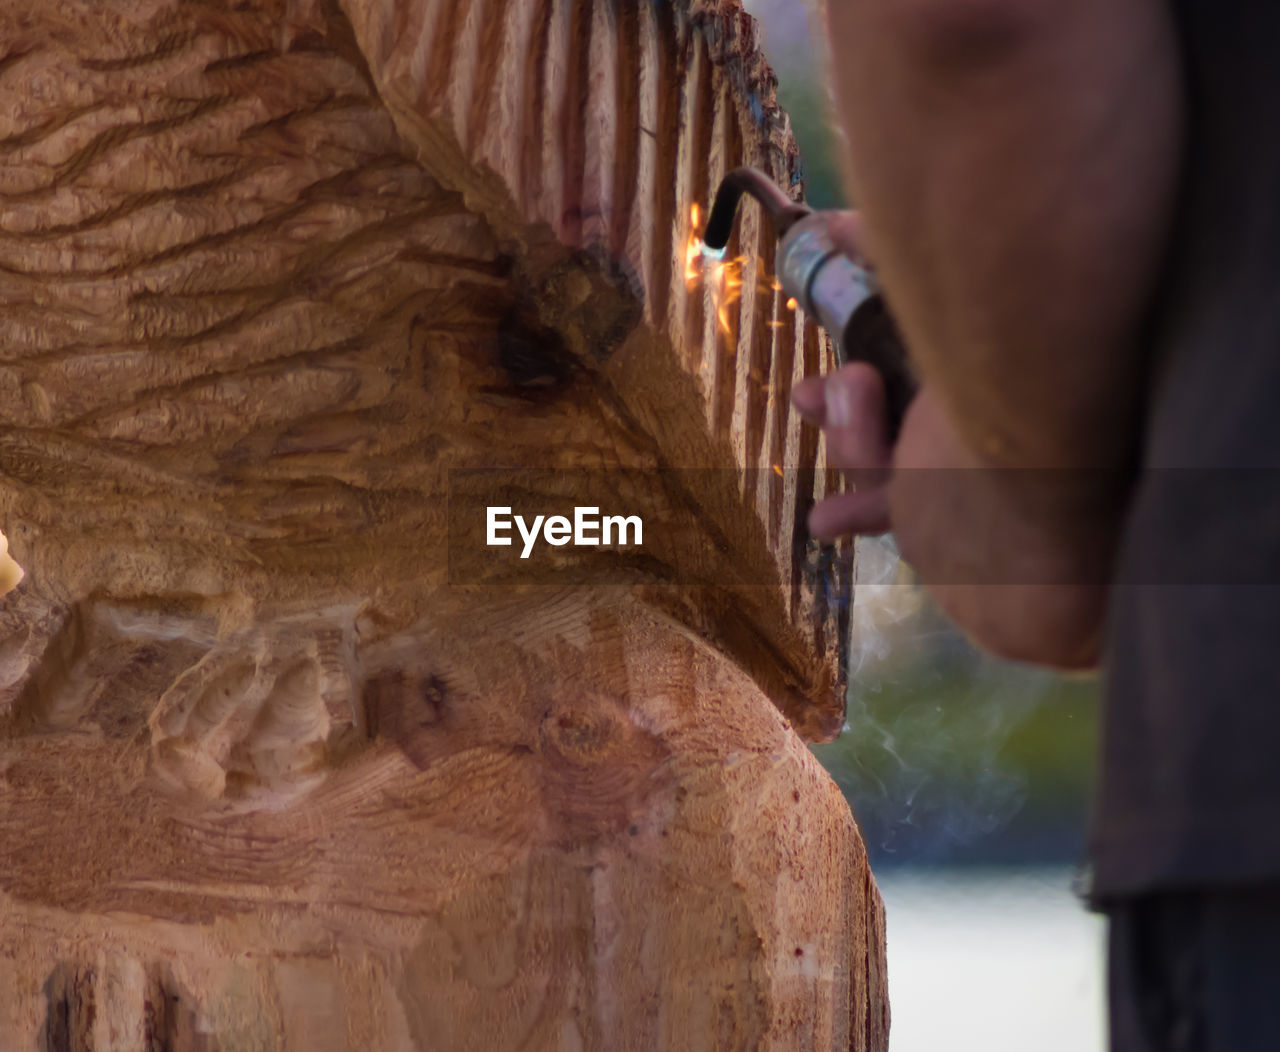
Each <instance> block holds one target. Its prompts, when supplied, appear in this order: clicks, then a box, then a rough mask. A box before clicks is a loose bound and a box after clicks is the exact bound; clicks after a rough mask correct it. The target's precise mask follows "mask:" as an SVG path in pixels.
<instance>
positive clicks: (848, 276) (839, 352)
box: [702, 168, 917, 439]
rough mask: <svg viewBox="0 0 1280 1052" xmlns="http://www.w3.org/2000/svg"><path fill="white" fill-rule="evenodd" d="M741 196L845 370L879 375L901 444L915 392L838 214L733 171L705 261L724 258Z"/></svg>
mask: <svg viewBox="0 0 1280 1052" xmlns="http://www.w3.org/2000/svg"><path fill="white" fill-rule="evenodd" d="M743 194H749V195H750V196H752V197H753V198H755V199H756V201H758V202H759V203H760V206H761V208H763V210H764V212H765V214H766V215H767V216H768V217H769V219H770V220H771V222H772V223H773V227H774V230H775V232H776V233H777V235H778V254H777V264H776V269H777V273H778V280H779V281H780V282H781V284H782V288H783V291H784V292H785V293H786V294H787V295H788V296H791V297H794V299H795V301H796V303H797V304H799V306H800V307H802V308H803V309H804V312H805V313H806V314H808V315H809V316H810V317H813V318H815V319H816V320H817V321H818V323H819V324H820V325H822V327H823V328H824V329H826V330H827V332H828V333H830V335H831V338H832V341H833V342H834V343H835V348H836V358H837V360H838V361H839V362H840V364H841V365H843V364H844V363H845V362H853V361H860V362H867V363H868V364H869V365H872V366H874V367H875V369H876V370H877V371H878V372H879V373H880V376H881V378H882V379H883V380H884V387H885V397H886V401H887V407H888V416H889V433H890V438H891V439H894V438H897V435H898V429H899V428H900V427H901V426H902V417H903V414H904V413H905V412H906V410H907V406H908V405H909V404H910V402H911V399H912V398H913V397H914V396H915V393H916V387H917V384H916V380H915V377H914V376H913V375H912V372H911V367H910V364H909V363H908V360H907V355H906V351H905V350H904V348H903V346H902V340H901V338H900V337H899V336H898V331H897V328H896V326H895V325H894V323H893V319H892V318H891V317H890V315H889V312H888V310H887V309H886V308H885V304H884V299H883V297H882V296H881V295H880V289H879V285H878V284H877V283H876V279H875V275H874V274H873V273H872V272H871V270H870V269H869V268H868V267H867V266H865V265H864V264H862V263H860V262H859V261H857V260H854V259H851V258H849V256H847V255H845V253H844V252H843V250H841V249H840V248H838V247H836V245H835V243H834V242H833V241H832V239H831V236H830V232H829V229H830V224H831V219H832V216H833V213H831V212H826V211H814V210H813V209H811V208H809V207H808V206H807V205H804V204H800V203H798V202H796V201H792V200H791V199H790V198H789V197H787V195H786V194H784V193H783V192H782V191H781V190H779V189H778V187H777V186H775V185H774V184H773V181H772V180H771V179H770V178H769V176H768V175H766V174H765V173H764V172H762V171H761V170H760V169H758V168H735V169H734V170H733V171H732V172H730V173H729V174H728V175H726V176H725V177H724V181H723V182H721V184H720V188H719V190H717V191H716V199H715V203H714V204H713V205H712V207H711V215H710V216H709V217H708V219H707V229H706V232H705V234H704V235H703V238H702V244H703V249H702V250H703V252H704V253H706V254H708V255H710V256H712V257H713V258H717V259H718V258H720V257H722V256H723V255H724V252H725V249H726V248H727V247H728V244H729V238H730V237H731V236H732V234H733V223H734V219H735V217H736V215H737V212H738V202H739V201H740V200H741V199H742V195H743Z"/></svg>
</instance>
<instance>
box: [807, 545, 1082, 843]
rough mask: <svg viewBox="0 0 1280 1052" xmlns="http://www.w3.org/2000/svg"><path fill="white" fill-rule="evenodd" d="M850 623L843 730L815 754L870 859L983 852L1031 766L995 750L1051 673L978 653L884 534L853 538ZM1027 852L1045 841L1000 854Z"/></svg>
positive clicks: (1051, 681)
mask: <svg viewBox="0 0 1280 1052" xmlns="http://www.w3.org/2000/svg"><path fill="white" fill-rule="evenodd" d="M850 621H851V632H850V635H851V640H850V649H849V654H850V658H849V680H850V683H849V695H848V717H847V723H846V726H845V733H844V734H843V735H842V736H841V738H840V739H839V740H838V741H836V742H835V743H833V744H832V745H829V746H822V747H819V748H818V749H816V750H815V752H816V753H817V754H818V756H819V759H821V760H822V762H823V763H824V764H825V765H826V766H827V767H828V769H829V770H830V771H831V773H832V775H833V776H834V777H835V778H836V780H837V782H838V783H839V784H840V785H841V787H842V788H843V789H844V790H845V792H846V794H847V795H848V796H849V799H850V802H851V804H852V806H853V809H854V812H855V814H856V815H857V816H858V819H859V822H860V824H861V825H862V828H863V833H864V836H865V838H866V840H867V845H868V850H869V851H870V852H871V853H872V857H873V862H876V863H879V864H886V863H899V862H901V863H917V864H919V863H925V864H927V863H939V862H946V861H956V860H960V859H964V858H974V857H982V856H989V855H990V854H991V853H992V851H993V850H996V845H995V842H994V839H993V838H997V837H998V836H999V834H1001V832H1002V831H1005V830H1006V829H1007V828H1008V827H1009V825H1010V823H1011V822H1012V821H1013V819H1014V818H1015V817H1016V816H1017V815H1018V814H1019V812H1020V811H1021V810H1022V808H1023V806H1024V804H1025V803H1026V801H1027V798H1028V774H1029V772H1028V770H1026V769H1025V768H1024V767H1022V766H1020V765H1019V764H1018V763H1017V762H1011V761H1010V760H1008V759H1007V758H1006V757H1004V756H1003V755H1002V748H1003V747H1004V746H1005V744H1006V743H1007V742H1008V740H1009V737H1010V735H1011V734H1012V733H1013V732H1014V731H1015V730H1016V729H1017V728H1018V727H1019V726H1020V725H1022V724H1023V723H1024V721H1026V720H1027V719H1028V717H1029V716H1031V715H1032V714H1033V713H1034V712H1035V711H1036V709H1037V708H1038V707H1039V706H1040V705H1041V704H1042V703H1043V702H1044V701H1045V700H1046V698H1048V697H1049V696H1050V695H1051V694H1052V693H1053V691H1054V688H1055V686H1056V685H1057V680H1056V678H1055V677H1054V676H1052V675H1051V674H1049V673H1045V672H1041V671H1039V670H1035V669H1030V668H1027V667H1023V666H1015V665H1009V664H1005V663H1000V662H996V661H993V660H991V659H988V658H985V657H983V656H981V655H979V654H978V653H977V652H976V651H975V650H974V649H973V648H972V647H970V646H969V645H968V644H967V643H966V642H965V641H964V640H963V639H962V638H961V637H960V636H959V635H958V634H957V633H956V632H955V630H954V629H953V628H951V627H950V626H949V625H948V624H947V622H946V620H945V618H944V617H943V616H942V615H941V614H940V613H939V612H938V611H937V610H936V609H935V608H934V607H933V606H932V604H931V603H930V602H929V601H928V598H927V596H926V595H925V593H924V591H923V589H922V588H920V587H919V586H918V585H917V584H915V583H914V582H913V580H912V576H911V573H910V570H909V569H908V568H907V567H906V566H905V564H903V563H902V562H901V561H900V559H899V558H898V552H897V548H896V546H895V545H894V543H893V540H892V538H891V537H882V538H861V539H859V542H858V549H857V576H856V590H855V594H854V601H853V608H852V611H851V615H850ZM1033 848H1035V849H1037V850H1038V849H1041V848H1043V845H1042V844H1041V845H1022V847H1021V848H1020V847H1019V845H1017V844H1004V845H1001V846H1000V847H999V850H998V851H996V853H997V854H1000V853H1004V854H1009V853H1012V854H1014V855H1016V854H1017V853H1018V852H1019V850H1023V849H1025V850H1032V849H1033ZM1066 850H1067V851H1068V852H1069V851H1070V849H1069V848H1067V849H1066Z"/></svg>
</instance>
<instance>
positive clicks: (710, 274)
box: [684, 204, 795, 337]
mask: <svg viewBox="0 0 1280 1052" xmlns="http://www.w3.org/2000/svg"><path fill="white" fill-rule="evenodd" d="M701 217H702V213H701V211H700V209H699V208H698V206H697V205H696V204H693V205H691V206H690V207H689V237H688V240H687V242H686V244H685V251H684V281H685V287H686V288H688V289H689V291H690V292H692V291H693V290H694V288H695V287H696V286H697V285H698V283H699V282H702V281H705V288H706V290H707V291H708V292H710V294H711V303H712V305H713V309H714V311H715V319H716V327H717V328H718V329H719V331H720V332H722V333H723V334H724V335H725V336H726V337H732V336H733V331H734V320H733V318H732V317H731V316H730V308H732V306H733V304H734V303H736V302H737V301H738V300H739V299H741V298H742V290H743V288H744V286H745V285H746V284H747V280H746V277H745V275H747V274H748V273H750V274H751V276H752V278H753V281H752V284H753V285H754V286H755V287H756V288H758V289H759V290H760V291H761V292H764V293H767V294H769V295H776V294H777V293H778V292H781V291H782V283H781V282H780V281H779V280H778V279H777V278H776V277H774V276H773V275H771V274H769V273H767V271H766V268H765V265H764V260H763V259H761V258H759V257H758V256H749V255H739V256H736V257H734V258H733V259H730V260H724V259H721V258H719V253H714V252H711V251H709V250H708V249H707V247H706V245H705V243H704V242H703V240H702V238H701V237H700V236H699V224H700V220H701ZM787 306H788V307H789V308H790V309H792V310H794V309H795V300H794V299H793V300H789V301H788V302H787ZM767 324H768V325H769V326H770V327H771V328H777V327H779V326H780V325H781V324H782V323H781V322H777V321H771V322H768V323H767Z"/></svg>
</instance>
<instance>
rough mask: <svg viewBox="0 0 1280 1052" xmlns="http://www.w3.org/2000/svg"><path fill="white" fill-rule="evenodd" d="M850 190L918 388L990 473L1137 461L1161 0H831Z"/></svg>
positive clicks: (1156, 184)
mask: <svg viewBox="0 0 1280 1052" xmlns="http://www.w3.org/2000/svg"><path fill="white" fill-rule="evenodd" d="M828 17H829V20H830V29H831V39H832V49H833V55H834V56H835V59H836V61H835V62H834V63H833V73H834V76H835V79H836V87H837V98H838V102H839V109H840V117H841V121H842V124H843V126H844V128H845V132H846V134H847V136H848V139H849V147H850V154H851V168H852V172H851V174H852V177H853V183H854V185H853V189H854V192H855V195H856V198H857V203H858V204H859V206H860V207H861V208H862V209H863V215H864V219H865V222H866V239H867V247H868V251H869V255H870V256H871V258H872V259H873V260H874V261H875V263H876V265H877V267H878V268H879V271H880V274H881V277H882V280H883V283H884V285H885V288H886V290H887V293H888V296H889V298H890V301H891V305H892V307H893V309H894V311H895V313H896V314H897V316H898V319H899V321H900V324H901V326H902V328H903V330H904V333H905V335H906V338H907V342H908V344H909V346H910V347H911V350H912V353H913V355H914V356H915V358H916V360H917V362H918V364H919V367H920V370H921V372H922V374H923V377H924V379H925V381H926V382H927V383H928V384H930V385H931V386H932V387H933V388H935V389H936V391H937V393H938V396H939V399H940V401H941V402H942V404H943V405H944V406H945V407H946V409H947V411H948V413H949V414H950V415H951V417H952V418H953V420H954V423H955V427H956V430H957V432H958V433H959V435H960V436H961V439H962V440H963V441H964V442H965V444H966V445H968V446H969V447H970V448H971V449H972V451H973V452H974V453H975V454H976V455H977V456H978V457H979V458H980V460H981V461H982V462H984V463H987V464H992V465H1011V466H1020V467H1039V466H1060V467H1079V466H1086V467H1109V466H1114V465H1116V464H1119V463H1121V462H1123V461H1124V459H1125V458H1126V457H1127V455H1128V454H1129V452H1130V442H1131V440H1132V427H1133V419H1134V412H1133V410H1134V403H1135V397H1136V386H1137V381H1138V369H1139V367H1140V360H1139V353H1138V347H1137V341H1136V327H1137V325H1138V322H1139V320H1140V317H1141V312H1142V310H1143V307H1144V306H1145V303H1146V299H1147V294H1148V292H1149V290H1150V287H1151V284H1152V281H1153V277H1154V274H1155V270H1156V266H1157V261H1158V259H1159V255H1160V250H1161V248H1162V246H1163V244H1164V240H1165V235H1166V231H1167V229H1168V226H1169V222H1170V213H1171V209H1172V203H1173V195H1174V182H1175V177H1176V172H1177V169H1178V163H1177V162H1178V157H1177V154H1178V149H1179V145H1180V144H1179V129H1180V98H1179V92H1178V75H1177V55H1176V49H1175V44H1174V40H1173V36H1172V30H1171V28H1170V26H1169V24H1168V16H1167V14H1166V12H1165V10H1164V6H1163V4H1162V3H1160V2H1158V0H1079V2H1074V3H1060V2H1054V0H830V10H829V14H828Z"/></svg>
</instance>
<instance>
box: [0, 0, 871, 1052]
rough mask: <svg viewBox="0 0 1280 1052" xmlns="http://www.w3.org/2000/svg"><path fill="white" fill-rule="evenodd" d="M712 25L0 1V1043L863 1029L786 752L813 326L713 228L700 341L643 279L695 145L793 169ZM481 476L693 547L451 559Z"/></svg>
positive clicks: (853, 953)
mask: <svg viewBox="0 0 1280 1052" xmlns="http://www.w3.org/2000/svg"><path fill="white" fill-rule="evenodd" d="M754 34H755V30H754V24H753V23H752V22H751V21H750V20H749V19H748V18H747V17H746V16H745V15H744V14H743V13H742V12H741V11H740V10H739V9H738V8H737V7H736V6H734V5H733V4H730V3H728V2H725V3H703V2H687V3H684V2H682V3H675V4H665V3H664V4H651V3H647V2H645V0H635V2H626V0H528V2H523V0H522V2H516V0H475V2H471V3H467V2H463V0H408V2H396V3H391V2H387V0H381V2H378V3H372V2H370V3H365V2H361V0H343V2H342V3H335V2H328V0H287V2H286V0H280V2H277V3H273V2H269V0H252V2H238V3H221V2H217V0H191V2H182V3H177V2H170V0H143V2H133V0H130V2H125V0H117V2H114V3H113V2H95V3H89V2H87V0H52V2H50V3H48V4H42V5H40V6H39V7H38V8H34V9H33V8H31V7H30V5H26V4H19V3H17V2H16V0H14V2H0V337H2V338H0V419H3V421H4V426H3V428H0V528H2V529H3V530H4V533H5V535H6V536H7V538H8V540H9V546H10V551H11V552H12V554H13V556H14V557H15V558H16V560H17V562H18V563H19V564H20V565H21V566H22V567H23V568H24V570H25V571H26V577H25V579H24V580H23V582H22V584H21V585H20V586H19V587H18V588H17V589H16V590H15V591H13V592H12V593H10V594H9V595H8V596H6V597H5V598H4V599H3V600H0V837H2V839H3V843H4V844H5V846H6V851H5V859H4V862H3V863H0V991H2V992H0V1048H3V1049H6V1050H7V1049H8V1048H15V1049H28V1048H77V1049H78V1048H93V1049H115V1048H120V1049H131V1048H137V1047H148V1048H174V1049H224V1048H225V1049H231V1048H255V1049H256V1048H264V1049H265V1048H306V1049H317V1050H324V1049H339V1048H342V1049H347V1048H351V1049H355V1048H379V1049H382V1048H385V1049H395V1048H423V1049H425V1048H445V1049H455V1048H456V1049H472V1048H475V1049H486V1050H488V1049H503V1048H512V1049H515V1048H531V1049H541V1048H558V1049H576V1048H690V1049H703V1048H713V1047H723V1048H743V1049H747V1048H763V1047H771V1048H853V1049H859V1050H861V1049H868V1050H871V1049H882V1048H883V1047H884V1042H885V1039H886V1038H885V1028H886V1025H887V1024H886V1019H887V1017H886V1011H887V1009H886V1007H885V1000H884V996H885V995H884V976H883V927H882V924H883V922H882V915H881V912H880V905H879V898H878V894H877V893H876V890H875V886H874V881H873V880H872V879H871V877H870V874H869V873H868V871H867V867H866V856H865V852H864V850H863V848H862V844H861V842H860V840H859V838H858V834H857V830H856V827H855V825H854V823H853V820H852V817H851V815H850V814H849V811H848V807H847V805H846V804H845V802H844V800H843V798H842V797H841V796H840V794H839V792H838V790H837V789H836V788H835V786H834V785H833V784H832V783H831V782H830V780H829V778H827V776H826V775H825V774H824V773H823V772H822V771H821V769H820V768H819V767H818V766H817V764H816V763H815V761H814V760H813V758H812V756H811V755H810V753H809V752H808V750H807V748H805V746H804V744H803V742H802V736H803V737H806V738H810V739H813V738H823V737H829V736H831V735H832V734H834V733H835V732H836V731H838V729H839V727H840V724H841V723H842V721H843V701H842V682H841V677H840V674H839V669H840V666H841V661H840V656H841V651H842V634H843V633H844V632H845V631H847V623H848V621H847V601H848V599H847V596H848V590H849V589H848V575H849V570H850V568H849V564H848V559H847V557H845V556H843V555H840V556H837V557H835V558H834V559H833V558H831V557H829V556H826V557H820V555H819V553H818V552H817V550H816V549H815V548H814V547H813V546H811V545H809V544H808V543H807V542H806V540H805V537H804V533H803V528H802V523H803V513H804V509H805V508H806V506H807V505H808V503H809V502H810V501H811V500H812V498H813V496H814V495H815V494H820V493H821V492H824V491H825V490H826V489H828V488H829V487H831V486H832V485H835V484H836V480H835V479H834V477H833V476H832V475H831V474H830V473H829V472H828V471H827V470H826V468H825V466H824V463H823V460H822V455H821V451H820V449H819V448H818V446H817V438H816V435H815V434H814V433H813V432H812V431H811V430H808V429H805V428H802V427H801V425H799V424H798V423H797V422H796V420H795V418H794V417H793V416H792V415H791V414H789V413H788V412H787V411H786V404H787V399H788V395H789V391H790V387H791V385H792V384H793V383H794V382H795V380H796V379H798V378H799V377H801V376H803V375H806V374H808V373H811V372H813V371H815V370H816V369H818V368H819V366H820V365H821V364H822V363H823V362H829V360H830V359H829V356H830V350H829V347H827V346H826V345H825V344H824V343H823V342H821V341H820V339H819V337H818V335H817V334H816V333H815V332H814V330H813V329H812V327H805V326H804V325H803V324H802V323H801V322H800V321H799V320H798V319H796V318H795V317H794V316H793V315H792V314H791V313H790V312H788V311H786V310H785V308H784V307H783V305H782V304H780V303H779V302H777V296H776V294H775V293H774V292H773V291H772V290H771V289H768V287H767V284H759V285H757V283H756V280H755V279H756V277H757V276H758V272H759V273H760V274H762V273H763V269H759V271H758V268H767V267H768V265H769V263H770V261H771V259H772V247H771V244H770V237H769V235H768V232H767V231H766V230H764V229H763V227H762V225H761V224H760V223H759V222H758V221H756V219H755V217H753V216H752V215H750V214H748V215H745V216H744V221H743V225H742V227H741V229H740V231H739V234H738V235H737V241H738V245H737V249H738V250H739V251H741V252H742V253H743V254H744V256H745V257H746V259H747V262H746V265H745V268H744V272H745V276H746V278H747V283H748V284H749V285H750V286H751V290H750V292H749V293H744V296H743V299H742V302H741V303H740V304H739V305H736V306H734V307H733V308H732V309H731V311H730V318H731V324H730V326H729V330H728V331H727V332H726V331H722V329H721V327H720V326H719V325H718V324H717V321H716V317H715V308H716V304H715V303H714V301H713V300H712V299H711V297H710V293H709V292H708V291H707V290H706V289H705V288H702V287H698V286H695V287H692V288H691V287H689V286H688V285H687V284H686V281H685V276H684V253H685V246H686V243H687V239H688V237H689V233H690V230H689V218H688V217H689V207H690V206H691V205H692V204H694V203H700V204H703V205H704V206H705V204H706V203H707V200H708V198H709V196H710V193H711V190H712V187H713V185H714V183H715V181H716V180H717V179H718V178H719V176H720V174H722V173H723V172H724V171H725V170H727V168H728V167H730V166H732V165H735V164H738V163H756V164H760V165H762V166H764V167H766V168H768V169H769V170H770V171H772V172H773V173H774V175H775V177H776V178H777V179H778V180H779V182H780V183H781V184H782V185H785V186H788V187H793V188H795V189H798V180H797V177H796V172H797V167H796V166H797V158H796V153H795V147H794V143H793V142H792V140H791V137H790V134H789V131H788V128H787V122H786V117H785V115H784V114H783V113H782V112H781V111H780V110H779V109H778V108H777V106H776V102H775V99H774V88H773V80H772V74H771V73H770V72H769V71H768V69H767V67H766V66H765V64H764V62H763V59H762V58H761V57H760V55H759V52H758V50H757V48H756V40H755V35H754ZM771 323H772V324H771ZM775 465H777V466H779V467H785V469H786V470H783V471H780V472H775V471H774V470H773V469H774V467H775ZM712 467H713V468H718V469H722V470H719V471H717V472H714V473H705V474H704V475H703V476H701V477H702V478H703V479H704V481H703V483H701V484H699V485H691V484H689V483H688V481H687V479H688V477H689V476H688V475H687V474H686V475H681V474H680V472H681V471H686V472H688V471H690V470H699V471H704V472H705V469H707V468H712ZM478 469H483V470H485V471H493V472H494V474H493V475H492V477H493V478H494V479H495V481H494V483H493V485H494V487H495V490H494V492H499V491H500V489H499V486H500V482H499V481H498V480H501V479H506V480H507V481H506V482H505V483H501V484H502V485H506V484H509V483H510V480H511V479H513V478H514V479H528V478H531V477H533V476H531V475H530V474H529V473H530V472H534V471H540V472H543V473H544V474H550V475H552V476H554V477H556V478H561V479H567V480H569V481H568V482H566V483H564V485H565V486H566V487H567V488H566V489H565V492H566V493H569V494H572V493H573V492H574V487H575V486H576V485H578V483H576V482H575V481H573V480H575V479H578V478H581V477H586V473H590V472H594V473H596V474H601V473H603V474H605V475H607V476H608V477H610V478H631V477H636V478H643V479H649V480H651V479H662V480H663V481H662V482H661V483H660V484H659V483H652V486H654V487H656V489H655V490H654V492H656V493H657V495H658V496H657V498H656V499H658V500H659V502H660V503H661V504H662V506H663V507H664V508H673V509H676V511H678V512H680V513H681V514H684V515H687V516H689V517H690V519H691V521H692V522H694V523H695V525H696V529H694V530H693V531H692V532H691V535H690V537H689V538H688V539H686V540H680V541H678V542H676V541H672V542H670V543H667V544H665V545H659V546H658V547H657V549H656V551H657V554H656V555H654V556H653V557H652V558H651V559H650V562H649V563H647V564H645V566H644V568H643V573H638V574H637V576H636V578H635V579H634V580H626V581H622V582H615V583H612V584H609V585H603V584H601V585H596V586H591V587H587V586H581V585H578V586H569V585H562V586H555V585H549V584H539V585H521V584H519V583H516V584H509V585H505V586H502V587H497V586H494V585H486V584H483V583H480V582H479V581H475V580H470V579H462V580H459V579H456V576H457V575H456V573H455V576H454V577H451V576H450V574H451V570H450V565H451V564H450V558H449V552H450V548H449V541H450V537H451V534H450V518H449V509H448V499H449V494H450V486H451V483H450V480H451V478H453V479H456V478H457V477H459V476H458V473H459V472H465V471H468V470H471V471H475V470H478ZM495 469H501V470H495ZM575 473H577V474H575ZM628 473H630V474H628ZM483 477H485V478H487V477H489V476H487V475H486V476H483ZM539 477H542V476H539ZM671 480H676V481H671ZM645 484H646V485H651V484H650V483H648V482H646V483H645ZM618 485H622V484H621V483H618ZM556 492H558V491H556ZM549 494H550V495H551V496H554V495H555V492H551V491H548V492H542V493H538V494H534V496H539V497H547V496H548V495H549ZM455 554H456V552H455ZM455 570H456V565H455ZM748 578H749V579H750V582H751V583H749V584H744V583H741V582H742V581H744V580H747V579H748ZM735 581H737V582H739V583H737V584H735V583H734V582H735Z"/></svg>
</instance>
